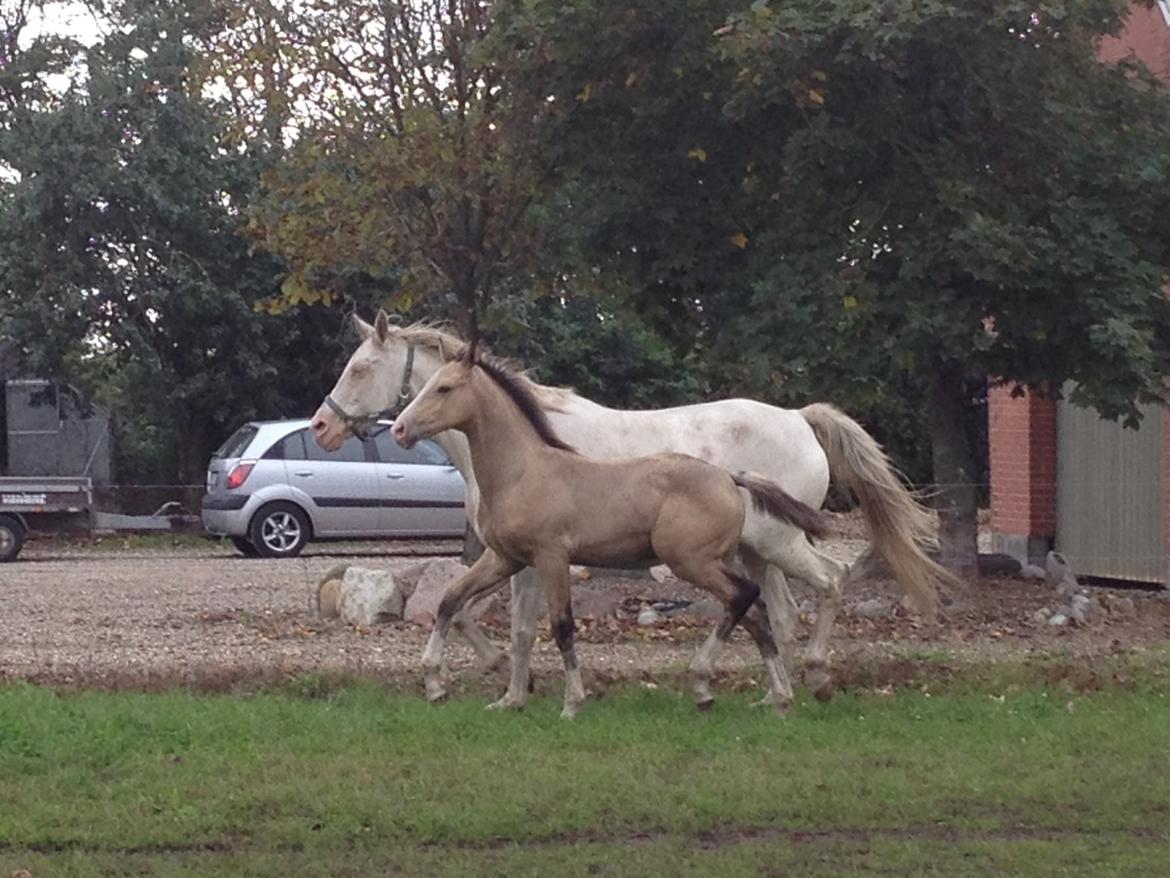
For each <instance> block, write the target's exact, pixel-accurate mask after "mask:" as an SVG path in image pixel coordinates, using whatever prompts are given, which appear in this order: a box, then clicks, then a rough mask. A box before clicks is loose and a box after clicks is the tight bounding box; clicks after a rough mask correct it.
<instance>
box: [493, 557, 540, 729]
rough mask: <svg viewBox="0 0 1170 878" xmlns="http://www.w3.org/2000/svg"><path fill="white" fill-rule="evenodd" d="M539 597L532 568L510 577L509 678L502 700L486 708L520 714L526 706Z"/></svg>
mask: <svg viewBox="0 0 1170 878" xmlns="http://www.w3.org/2000/svg"><path fill="white" fill-rule="evenodd" d="M541 597H542V595H541V583H540V576H539V575H538V574H537V572H536V571H535V570H533V569H532V568H531V567H526V568H525V569H523V570H521V571H520V572H519V573H517V574H516V575H515V576H513V577H512V674H511V677H510V679H509V681H508V691H507V692H505V693H504V697H503V698H501V699H500V700H499V701H494V702H492V703H491V704H489V705H488V707H489V708H492V709H494V710H501V709H511V710H521V709H523V708H524V706H525V705H526V704H527V703H528V681H529V678H530V675H531V671H530V666H531V661H532V645H533V644H534V643H535V642H536V622H537V620H538V619H539V618H540V607H541Z"/></svg>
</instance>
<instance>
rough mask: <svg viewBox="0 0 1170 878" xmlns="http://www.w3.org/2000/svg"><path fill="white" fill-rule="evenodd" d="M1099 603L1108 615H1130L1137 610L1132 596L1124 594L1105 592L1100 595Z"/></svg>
mask: <svg viewBox="0 0 1170 878" xmlns="http://www.w3.org/2000/svg"><path fill="white" fill-rule="evenodd" d="M1101 604H1102V606H1104V608H1105V609H1106V610H1107V611H1108V613H1109V615H1110V616H1132V615H1134V614H1135V613H1136V612H1137V605H1136V604H1135V603H1134V602H1133V598H1129V597H1125V596H1124V595H1119V594H1108V593H1106V594H1104V595H1102V596H1101Z"/></svg>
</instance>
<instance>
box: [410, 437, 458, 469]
mask: <svg viewBox="0 0 1170 878" xmlns="http://www.w3.org/2000/svg"><path fill="white" fill-rule="evenodd" d="M414 450H415V451H417V452H418V456H419V458H421V459H420V460H419V463H429V464H431V465H432V466H451V459H450V458H449V457H447V452H445V451H444V450H443V448H442V446H440V445H439V443H438V442H432V441H431V440H430V439H423V440H422V441H421V442H419V443H418V445H416V446H414Z"/></svg>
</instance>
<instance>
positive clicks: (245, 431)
mask: <svg viewBox="0 0 1170 878" xmlns="http://www.w3.org/2000/svg"><path fill="white" fill-rule="evenodd" d="M259 432H260V428H259V427H257V426H256V425H255V424H244V426H242V427H240V429H238V430H236V432H234V433H232V435H231V436H229V437H228V440H227V442H225V443H223V445H221V446H219V448H218V449H217V450H216V452H215V454H214V455H212V456H213V457H240V456H241V455H242V454H243V453H244V451H245V450H246V449H247V447H248V446H249V445H251V444H252V440H253V439H255V438H256V434H257V433H259Z"/></svg>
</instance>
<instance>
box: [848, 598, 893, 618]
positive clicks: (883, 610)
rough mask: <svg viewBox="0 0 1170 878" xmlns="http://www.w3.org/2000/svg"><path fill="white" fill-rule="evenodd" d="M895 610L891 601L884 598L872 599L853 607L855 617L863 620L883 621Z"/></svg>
mask: <svg viewBox="0 0 1170 878" xmlns="http://www.w3.org/2000/svg"><path fill="white" fill-rule="evenodd" d="M892 610H893V606H892V605H891V604H890V602H889V601H886V600H883V599H882V598H871V599H870V600H868V601H862V602H861V603H859V604H855V605H854V606H853V615H854V616H857V617H859V618H861V619H882V618H884V617H886V616H888V615H890V612H891V611H892Z"/></svg>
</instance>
